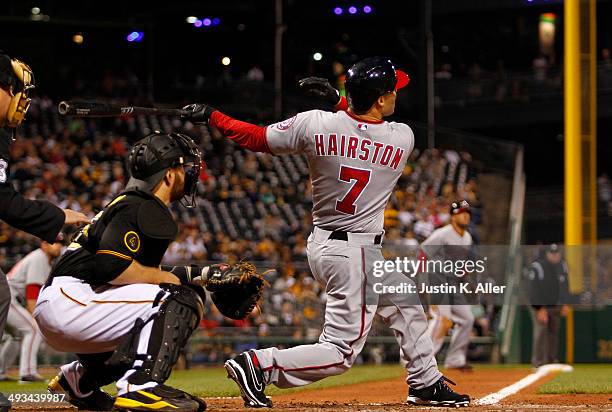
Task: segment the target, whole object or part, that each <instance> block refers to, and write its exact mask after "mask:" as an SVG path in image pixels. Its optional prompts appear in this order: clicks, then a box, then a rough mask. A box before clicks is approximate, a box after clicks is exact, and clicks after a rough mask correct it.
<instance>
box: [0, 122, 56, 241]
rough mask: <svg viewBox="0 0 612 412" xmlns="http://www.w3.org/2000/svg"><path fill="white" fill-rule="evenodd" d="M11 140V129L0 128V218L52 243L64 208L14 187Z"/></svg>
mask: <svg viewBox="0 0 612 412" xmlns="http://www.w3.org/2000/svg"><path fill="white" fill-rule="evenodd" d="M11 141H12V137H11V133H10V132H9V131H8V130H5V129H3V128H0V220H3V221H5V222H6V223H8V224H9V225H11V226H13V227H15V228H17V229H19V230H23V231H24V232H27V233H30V234H32V235H34V236H37V237H39V238H41V239H42V240H46V241H47V242H49V243H53V242H54V241H55V238H56V237H57V234H58V233H59V232H60V230H62V226H63V225H64V221H65V219H66V216H65V214H64V211H63V210H62V209H60V208H59V207H57V206H55V205H54V204H52V203H50V202H47V201H44V200H30V199H26V198H25V197H23V196H22V195H20V194H19V193H18V192H17V191H15V189H13V187H12V186H11V184H10V183H9V176H10V170H9V159H10V152H9V147H10V144H11Z"/></svg>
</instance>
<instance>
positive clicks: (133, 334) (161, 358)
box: [108, 284, 204, 385]
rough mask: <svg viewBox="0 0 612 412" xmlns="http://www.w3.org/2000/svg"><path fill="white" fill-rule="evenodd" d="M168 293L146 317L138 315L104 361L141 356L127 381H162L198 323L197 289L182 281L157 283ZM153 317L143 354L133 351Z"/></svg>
mask: <svg viewBox="0 0 612 412" xmlns="http://www.w3.org/2000/svg"><path fill="white" fill-rule="evenodd" d="M160 286H161V287H162V288H163V289H164V290H165V291H167V292H169V293H170V295H169V296H167V297H166V298H165V300H164V301H163V303H161V307H160V308H159V311H158V312H157V313H156V314H155V315H154V316H153V317H152V318H150V319H148V320H147V321H142V320H141V319H138V320H137V321H136V324H135V325H134V327H133V328H132V330H131V331H130V332H129V333H128V334H127V335H126V336H125V337H124V339H123V341H122V342H121V344H120V345H119V347H118V348H117V350H116V351H115V353H114V354H113V356H112V357H111V359H110V360H109V361H108V364H109V365H113V366H114V365H130V366H132V365H133V364H134V362H135V361H136V360H142V365H140V366H136V367H134V368H133V369H136V372H134V373H132V374H131V375H130V376H129V377H128V382H129V383H132V384H135V385H142V384H144V383H146V382H151V381H153V382H157V383H164V382H165V381H166V379H168V377H169V376H170V372H171V370H172V367H173V366H174V364H175V363H176V361H177V359H178V357H179V354H180V351H181V349H182V348H183V347H185V344H186V343H187V340H188V339H189V337H190V336H191V334H192V333H193V331H194V330H195V329H196V328H197V327H198V324H199V323H200V320H201V319H202V316H203V314H204V304H203V303H202V299H201V298H200V296H199V295H198V293H197V292H196V291H195V290H193V289H192V288H190V287H187V286H182V285H169V284H162V285H160ZM149 321H153V327H152V329H151V336H150V337H149V345H148V348H147V353H146V354H137V353H136V348H137V347H138V341H139V339H140V333H141V331H142V328H143V327H144V325H145V324H146V323H148V322H149Z"/></svg>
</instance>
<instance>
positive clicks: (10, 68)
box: [0, 52, 34, 128]
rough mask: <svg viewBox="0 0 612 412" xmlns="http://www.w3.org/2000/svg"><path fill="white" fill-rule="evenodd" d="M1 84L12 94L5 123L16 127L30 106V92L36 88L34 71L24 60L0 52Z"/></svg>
mask: <svg viewBox="0 0 612 412" xmlns="http://www.w3.org/2000/svg"><path fill="white" fill-rule="evenodd" d="M0 85H2V86H4V87H7V88H8V90H7V91H8V94H9V95H10V96H11V102H10V103H9V107H8V111H7V112H6V123H5V125H6V126H8V127H11V128H15V127H17V126H19V125H20V124H21V122H23V119H24V118H25V115H26V113H27V112H28V109H29V108H30V101H31V99H30V93H31V92H32V89H34V73H33V72H32V69H30V66H28V65H27V64H25V63H24V62H22V61H20V60H17V59H11V58H10V57H9V56H7V55H6V54H3V53H2V52H0Z"/></svg>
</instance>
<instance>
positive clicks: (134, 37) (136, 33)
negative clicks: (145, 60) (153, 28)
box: [125, 31, 144, 43]
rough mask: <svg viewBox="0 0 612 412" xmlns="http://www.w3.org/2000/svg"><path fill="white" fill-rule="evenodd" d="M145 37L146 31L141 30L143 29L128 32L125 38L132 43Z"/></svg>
mask: <svg viewBox="0 0 612 412" xmlns="http://www.w3.org/2000/svg"><path fill="white" fill-rule="evenodd" d="M143 38H144V33H143V32H141V31H133V32H131V33H130V34H128V35H127V36H126V38H125V39H126V40H127V41H129V42H130V43H132V42H136V43H138V42H140V41H142V39H143Z"/></svg>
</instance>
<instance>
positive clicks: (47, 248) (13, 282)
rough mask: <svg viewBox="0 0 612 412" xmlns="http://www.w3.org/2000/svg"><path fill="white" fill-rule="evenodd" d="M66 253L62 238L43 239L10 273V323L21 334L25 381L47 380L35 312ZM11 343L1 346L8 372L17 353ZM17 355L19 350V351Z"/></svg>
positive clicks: (3, 370)
mask: <svg viewBox="0 0 612 412" xmlns="http://www.w3.org/2000/svg"><path fill="white" fill-rule="evenodd" d="M61 252H62V242H61V239H60V238H58V241H57V242H55V243H47V242H44V241H43V242H41V244H40V248H38V249H36V250H34V251H33V252H30V253H29V254H28V255H26V256H25V257H24V258H23V259H21V260H20V261H19V262H17V263H16V264H15V266H13V268H12V269H11V271H10V272H9V273H8V275H7V276H8V283H9V287H10V289H11V306H10V308H9V313H8V319H7V324H8V325H9V326H10V327H12V328H14V329H15V330H17V331H19V333H20V334H21V355H20V358H19V377H20V378H19V379H20V381H22V382H40V381H44V380H45V379H44V378H43V377H42V376H40V375H39V374H38V366H37V359H36V358H37V355H38V349H39V347H40V343H41V342H42V335H41V334H40V331H39V330H38V326H37V325H36V321H35V320H34V318H33V317H32V312H33V311H34V307H35V306H36V299H37V298H38V294H39V292H40V288H41V287H42V285H43V284H44V283H45V281H46V280H47V276H49V273H50V272H51V263H52V262H53V260H55V259H56V258H57V257H58V256H59V255H60V253H61ZM11 346H12V344H11V342H10V341H7V342H6V343H5V344H4V345H3V346H2V349H0V359H1V360H2V364H1V365H0V367H1V370H0V373H1V374H4V373H6V370H7V367H8V366H10V364H11V363H12V361H13V359H14V356H12V355H13V354H10V353H9V352H11ZM15 355H16V353H15Z"/></svg>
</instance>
